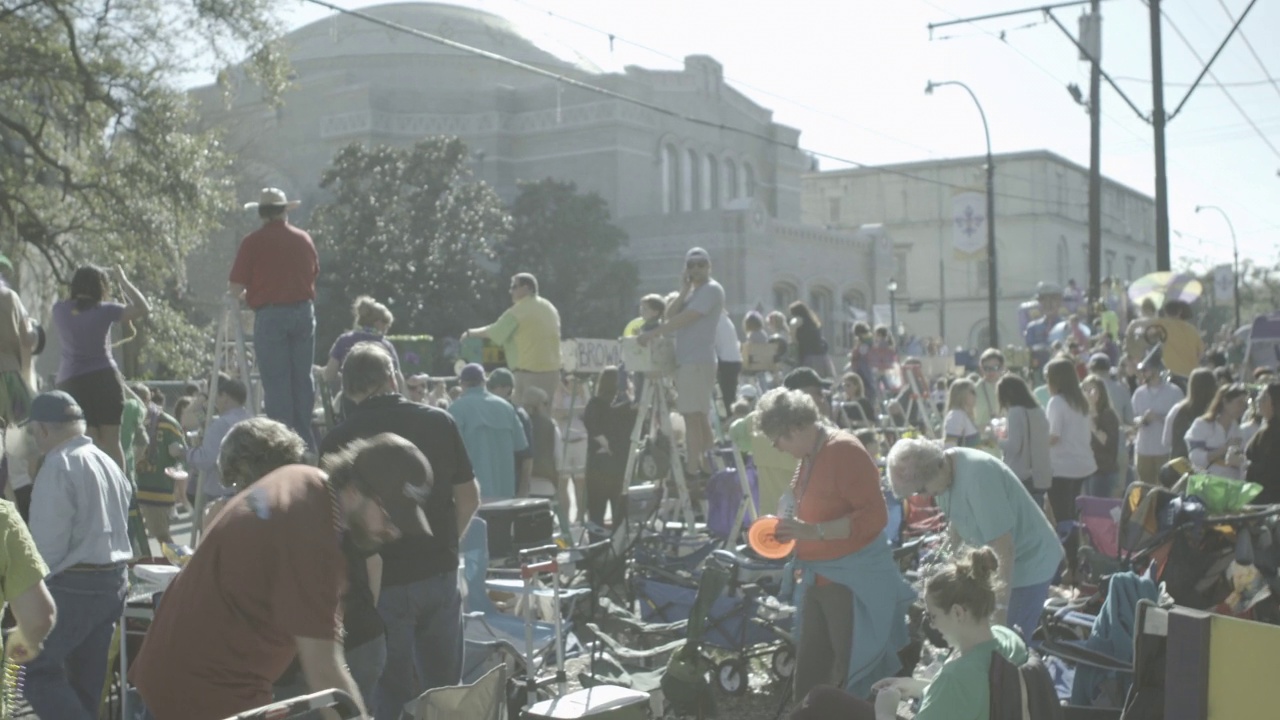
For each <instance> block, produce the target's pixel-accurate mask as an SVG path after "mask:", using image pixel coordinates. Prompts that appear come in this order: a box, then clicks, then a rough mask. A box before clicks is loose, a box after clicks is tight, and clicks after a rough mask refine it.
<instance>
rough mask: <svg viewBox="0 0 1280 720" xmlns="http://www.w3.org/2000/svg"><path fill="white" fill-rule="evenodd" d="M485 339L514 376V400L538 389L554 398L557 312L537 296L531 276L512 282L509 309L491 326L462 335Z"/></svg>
mask: <svg viewBox="0 0 1280 720" xmlns="http://www.w3.org/2000/svg"><path fill="white" fill-rule="evenodd" d="M468 337H479V338H488V339H489V340H492V341H493V342H495V343H497V344H498V345H501V346H502V349H503V351H504V352H505V353H506V355H507V366H508V367H510V368H511V372H512V373H513V374H514V375H515V378H516V386H515V390H514V392H513V393H512V396H513V397H517V398H522V397H524V391H525V389H526V388H530V387H536V388H541V389H542V391H543V392H545V393H546V394H547V397H553V396H554V395H555V392H556V388H557V387H558V386H559V385H560V312H559V311H557V310H556V306H555V305H552V304H551V303H550V302H549V301H548V300H547V299H545V298H543V297H542V296H540V295H539V294H538V279H537V278H535V277H534V276H533V275H532V274H530V273H518V274H516V275H514V276H512V278H511V307H509V308H507V310H506V312H504V313H502V315H501V316H499V317H498V319H497V320H495V321H494V322H493V324H492V325H488V326H485V327H481V328H473V329H471V330H468V331H466V332H464V333H463V334H462V339H463V340H465V339H467V338H468Z"/></svg>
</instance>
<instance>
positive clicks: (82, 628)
mask: <svg viewBox="0 0 1280 720" xmlns="http://www.w3.org/2000/svg"><path fill="white" fill-rule="evenodd" d="M45 583H46V584H47V585H48V587H49V593H50V594H51V595H53V600H54V603H55V604H56V605H57V608H58V622H57V624H55V625H54V627H53V631H52V632H50V633H49V637H48V638H46V639H45V642H44V651H43V652H41V653H40V655H39V656H38V657H37V658H36V659H35V660H32V661H31V663H30V664H29V665H27V684H26V688H25V694H26V696H27V702H29V703H30V704H31V709H32V710H34V711H35V712H36V714H37V715H39V716H40V717H42V718H51V719H52V718H58V720H95V719H96V718H97V717H98V703H99V700H100V699H101V697H102V685H103V682H104V681H105V680H106V677H107V651H108V649H109V648H110V647H111V636H112V634H113V633H114V632H115V627H116V623H117V622H119V621H120V615H121V614H122V613H123V612H124V598H125V592H126V590H127V589H128V579H127V577H126V570H125V569H124V568H123V567H121V568H117V569H109V570H84V571H80V570H64V571H63V572H60V573H58V574H57V575H52V576H50V577H49V578H47V579H46V581H45Z"/></svg>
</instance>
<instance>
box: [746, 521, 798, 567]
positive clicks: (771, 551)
mask: <svg viewBox="0 0 1280 720" xmlns="http://www.w3.org/2000/svg"><path fill="white" fill-rule="evenodd" d="M779 522H780V518H779V517H778V516H776V515H761V516H760V518H759V519H757V520H756V521H755V522H753V523H751V528H750V529H748V530H747V543H748V544H750V545H751V549H752V550H755V551H756V552H757V553H759V554H760V556H761V557H765V558H769V559H770V560H781V559H782V558H784V557H786V556H788V555H790V554H791V550H792V549H793V548H795V546H796V541H795V540H791V541H790V542H785V543H784V542H782V541H780V540H778V536H777V535H776V534H775V533H776V532H777V530H778V523H779Z"/></svg>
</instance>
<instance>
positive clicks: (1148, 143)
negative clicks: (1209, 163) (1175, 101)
mask: <svg viewBox="0 0 1280 720" xmlns="http://www.w3.org/2000/svg"><path fill="white" fill-rule="evenodd" d="M919 2H921V3H923V4H924V5H927V6H929V7H931V8H933V9H934V10H937V11H938V12H940V13H943V14H944V15H948V16H950V17H951V18H952V19H955V20H962V19H964V18H962V17H961V16H960V15H957V14H956V13H954V12H952V11H951V10H949V9H947V8H944V7H942V6H940V5H938V4H936V3H934V2H932V0H919ZM1146 2H1147V0H1143V3H1144V4H1145V3H1146ZM1162 14H1163V13H1162ZM1165 19H1166V20H1167V19H1168V17H1167V16H1165ZM968 24H970V25H973V26H974V27H977V28H979V29H980V30H982V31H983V32H984V33H985V34H987V35H988V36H990V37H992V38H995V39H996V40H999V41H1000V42H1001V43H1002V44H1004V46H1005V47H1007V48H1009V49H1010V50H1013V51H1014V52H1015V53H1017V54H1018V55H1020V56H1022V58H1023V59H1024V60H1026V61H1027V62H1028V63H1030V64H1031V65H1032V66H1033V67H1035V68H1036V69H1037V70H1039V71H1040V72H1041V73H1042V74H1044V75H1045V76H1046V77H1048V78H1050V79H1051V80H1053V81H1054V82H1056V83H1058V84H1060V85H1065V84H1066V83H1065V82H1063V81H1062V79H1061V78H1059V77H1058V76H1057V75H1055V74H1054V73H1053V72H1052V71H1050V70H1049V69H1048V68H1046V67H1045V66H1044V65H1042V64H1041V63H1039V62H1038V61H1036V60H1035V58H1032V57H1031V56H1030V55H1028V54H1026V53H1025V52H1023V51H1022V50H1020V49H1019V48H1018V47H1017V46H1016V45H1014V44H1013V43H1010V42H1009V41H1008V40H1007V39H1006V38H1005V37H1003V36H1001V35H998V34H997V33H995V32H992V31H991V30H989V29H986V28H984V27H983V26H982V25H980V24H979V23H977V22H975V21H968ZM1171 24H1172V23H1171ZM1175 31H1177V29H1176V28H1175ZM1179 34H1180V35H1181V33H1179ZM1183 42H1186V38H1185V36H1184V37H1183ZM1197 57H1198V56H1197ZM1201 62H1203V60H1201ZM1268 77H1270V76H1269V75H1268ZM1210 78H1212V79H1213V81H1214V82H1213V84H1214V85H1215V86H1224V83H1222V82H1220V81H1219V80H1218V79H1217V77H1215V76H1214V75H1213V74H1212V73H1210ZM1117 79H1119V78H1117ZM1127 79H1130V80H1138V81H1142V82H1146V83H1147V84H1150V83H1151V81H1150V80H1149V79H1147V80H1143V79H1141V78H1127ZM1169 84H1176V83H1166V85H1169ZM1186 86H1187V87H1190V86H1191V83H1186ZM1223 92H1226V90H1225V89H1224V90H1223ZM1242 114H1243V113H1242ZM1102 117H1103V119H1104V120H1107V121H1109V122H1110V123H1111V124H1112V125H1113V126H1115V127H1118V128H1120V129H1121V130H1123V131H1124V132H1125V133H1127V134H1128V135H1129V136H1131V137H1132V138H1134V140H1136V141H1137V143H1138V144H1139V145H1141V146H1142V147H1145V148H1152V147H1153V146H1154V141H1153V140H1152V138H1151V137H1150V136H1149V135H1143V134H1140V133H1138V132H1135V131H1134V130H1133V129H1132V128H1130V127H1129V125H1128V124H1126V123H1124V122H1121V121H1120V120H1119V119H1118V118H1116V117H1115V116H1113V115H1112V114H1111V113H1109V112H1107V110H1106V109H1105V106H1104V109H1103V110H1102ZM1245 119H1246V121H1247V123H1252V119H1251V118H1248V117H1247V116H1246V118H1245ZM1255 132H1256V131H1255ZM1169 161H1170V162H1172V163H1174V164H1177V165H1181V163H1180V162H1178V161H1176V160H1175V159H1173V158H1169ZM1249 214H1250V215H1253V213H1252V212H1250V213H1249ZM1255 217H1257V216H1256V215H1255ZM1259 219H1261V218H1259ZM1264 224H1265V226H1266V227H1267V228H1271V229H1276V228H1280V225H1276V224H1272V223H1265V221H1264ZM1241 237H1242V238H1243V237H1244V235H1243V234H1242V235H1241Z"/></svg>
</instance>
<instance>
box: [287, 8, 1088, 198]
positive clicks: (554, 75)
mask: <svg viewBox="0 0 1280 720" xmlns="http://www.w3.org/2000/svg"><path fill="white" fill-rule="evenodd" d="M306 2H310V3H312V4H313V5H319V6H321V7H325V8H328V9H330V10H332V11H334V12H337V13H341V14H343V15H350V16H352V17H356V18H359V19H361V20H364V21H366V22H370V23H373V24H375V25H380V26H382V27H385V28H387V29H389V30H394V31H396V32H402V33H405V34H408V35H412V36H414V37H417V38H420V39H423V40H428V41H430V42H434V43H437V44H439V45H444V46H445V47H448V48H452V49H454V50H458V51H460V52H464V53H468V54H471V55H476V56H478V57H482V58H485V59H487V60H491V61H493V62H496V63H500V64H503V65H507V66H510V67H514V68H517V69H519V70H523V71H525V72H529V73H532V74H534V75H539V76H541V77H545V78H548V79H551V80H555V81H556V82H559V83H563V84H565V85H569V86H571V87H575V88H578V89H580V90H585V91H588V92H592V93H596V94H598V95H603V96H605V97H608V98H612V99H614V100H618V101H619V102H625V103H630V104H632V105H635V106H637V107H642V108H644V109H646V110H649V111H651V112H654V113H657V114H659V115H663V116H665V117H670V118H674V119H677V120H680V121H683V122H687V123H690V124H693V125H699V126H702V127H707V128H711V129H714V130H718V131H721V132H728V133H736V134H739V135H743V136H745V137H749V138H751V139H753V140H758V141H760V142H762V143H765V144H768V145H774V146H777V147H780V148H785V149H787V150H792V151H794V152H799V153H808V154H810V155H813V156H815V157H820V158H825V159H828V160H832V161H834V162H838V163H843V164H846V165H852V166H854V167H857V168H861V169H866V170H875V171H878V172H883V173H886V174H890V175H897V176H899V177H903V178H908V179H911V180H917V181H920V182H924V183H929V184H933V185H939V186H942V187H948V188H952V189H955V190H968V189H970V186H969V185H968V184H965V185H958V184H955V183H950V182H947V181H945V180H935V179H934V178H930V177H925V176H922V175H913V174H911V173H908V172H903V171H901V170H895V169H893V168H890V167H885V166H875V165H868V164H866V163H861V162H858V161H856V160H850V159H848V158H844V157H840V156H839V155H832V154H830V153H824V152H821V151H818V150H805V149H804V148H801V147H800V146H799V145H792V144H790V143H785V142H782V141H780V140H777V139H775V138H772V137H769V136H768V135H763V134H760V133H757V132H754V131H752V130H747V129H745V128H739V127H734V126H732V125H727V124H725V123H720V122H715V121H711V120H704V119H702V118H698V117H693V116H691V115H685V114H683V113H680V112H677V111H675V110H671V109H669V108H666V107H663V106H661V105H658V104H656V103H652V102H649V101H647V100H641V99H639V98H635V97H632V96H630V95H626V94H624V93H620V92H617V91H614V90H609V89H607V88H602V87H599V86H597V85H592V84H591V83H588V82H584V81H582V80H579V79H577V78H573V77H569V76H568V75H564V74H562V73H558V72H554V71H551V70H546V69H543V68H540V67H536V66H533V65H530V64H528V63H525V62H521V61H519V60H516V59H514V58H510V57H507V56H505V55H500V54H498V53H495V52H491V51H488V50H484V49H481V48H477V47H473V46H471V45H466V44H464V43H460V42H457V41H456V40H450V39H448V38H445V37H441V36H439V35H434V34H432V33H429V32H426V31H424V30H418V29H417V28H412V27H409V26H407V25H401V24H400V23H396V22H392V21H390V20H384V19H382V18H379V17H375V16H373V15H369V14H368V13H364V12H361V11H359V10H350V9H347V8H342V7H338V6H337V5H334V4H333V3H331V2H327V0H306ZM995 196H996V197H1002V198H1005V199H1008V200H1024V201H1026V202H1033V203H1034V202H1046V203H1047V202H1048V201H1047V200H1046V199H1044V198H1035V197H1026V196H1022V195H1011V194H1007V193H995ZM1062 204H1064V205H1072V204H1073V205H1075V206H1077V207H1081V206H1082V204H1080V203H1062Z"/></svg>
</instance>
